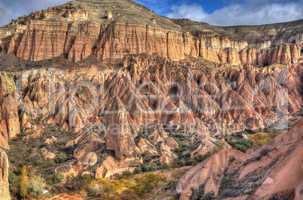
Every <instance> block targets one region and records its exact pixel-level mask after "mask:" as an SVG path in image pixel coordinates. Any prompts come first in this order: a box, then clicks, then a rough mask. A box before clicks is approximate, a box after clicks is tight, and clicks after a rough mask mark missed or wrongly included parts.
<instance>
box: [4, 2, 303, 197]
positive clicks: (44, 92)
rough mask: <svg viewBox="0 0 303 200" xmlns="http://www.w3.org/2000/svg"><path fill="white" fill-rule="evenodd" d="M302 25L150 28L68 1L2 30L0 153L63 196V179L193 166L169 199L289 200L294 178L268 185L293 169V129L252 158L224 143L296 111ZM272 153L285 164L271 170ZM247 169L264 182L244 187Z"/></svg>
mask: <svg viewBox="0 0 303 200" xmlns="http://www.w3.org/2000/svg"><path fill="white" fill-rule="evenodd" d="M139 14H140V17H139ZM141 15H142V16H141ZM302 24H303V23H301V22H300V21H298V22H290V23H287V24H275V25H264V26H256V27H244V26H243V27H216V26H211V25H208V24H203V23H198V22H192V21H189V20H171V19H168V18H164V17H159V16H157V15H156V14H155V13H153V12H152V11H150V10H148V9H146V8H144V7H142V6H140V5H137V4H135V3H133V2H132V1H128V0H111V1H108V0H102V1H101V0H76V1H72V2H70V3H67V4H64V5H62V6H58V7H54V8H49V9H47V10H44V11H39V12H35V13H32V14H31V15H29V16H26V17H22V18H19V19H17V20H15V21H13V22H12V23H10V24H9V25H7V26H6V27H3V28H1V29H0V53H1V59H0V63H1V67H3V69H4V67H5V69H4V70H2V71H1V72H0V113H1V115H0V126H1V129H0V131H1V134H0V136H1V137H0V147H1V148H2V149H4V150H8V149H9V145H8V142H9V141H11V144H12V145H11V148H12V149H11V150H10V151H9V153H10V159H11V162H13V165H12V167H11V171H12V172H14V173H16V174H18V173H19V171H20V169H19V167H22V166H23V165H25V164H27V165H30V166H31V167H32V169H33V170H32V171H33V172H34V173H36V174H34V175H35V176H37V175H39V176H42V178H45V179H46V180H48V179H51V180H53V179H54V177H49V175H50V174H55V175H58V176H59V175H60V178H61V179H62V180H61V181H62V182H60V183H57V184H54V185H55V186H54V188H53V190H54V191H56V190H55V187H61V188H68V187H72V186H71V185H73V183H70V182H69V181H70V177H73V178H75V179H76V178H77V177H83V176H87V175H88V176H90V177H93V178H96V179H103V178H113V177H115V176H117V175H121V174H124V173H126V172H127V173H135V172H138V171H139V172H140V171H143V172H144V171H150V170H159V169H164V168H167V167H173V168H174V167H175V168H178V167H181V166H184V165H190V166H191V165H196V164H197V163H199V162H200V161H202V162H201V163H200V164H198V165H196V166H194V167H193V168H192V169H191V170H189V171H188V173H186V174H185V175H184V177H183V178H181V179H180V181H179V183H178V185H177V189H176V191H177V192H178V193H179V195H180V199H184V200H185V199H195V198H206V197H205V195H211V196H212V198H219V199H220V198H226V199H228V198H231V199H233V198H236V197H237V198H240V199H241V198H242V199H249V198H257V199H258V198H261V197H262V198H265V199H270V198H272V196H273V195H277V194H278V193H280V192H282V193H283V194H284V193H285V192H286V193H287V195H288V194H290V195H295V194H296V195H295V198H297V199H298V198H299V199H300V197H301V196H300V194H297V193H298V192H299V193H300V191H299V190H300V188H299V186H298V185H300V184H301V183H299V181H298V180H297V179H296V180H293V181H294V182H292V185H290V186H291V187H290V188H286V187H284V186H281V185H278V186H279V187H278V186H276V183H277V182H279V181H276V179H277V180H281V178H280V177H279V176H278V175H277V174H279V173H280V172H281V173H282V172H283V173H282V174H284V175H285V174H286V175H285V176H287V173H284V171H285V169H284V168H283V167H279V166H280V165H285V167H286V168H287V167H288V165H292V163H293V162H299V163H300V162H301V160H300V153H298V152H299V151H300V148H301V147H300V142H299V140H300V136H299V135H300V128H294V129H293V130H291V132H298V133H297V134H298V135H296V136H298V137H296V138H295V139H294V140H293V139H292V138H288V137H287V136H278V137H277V138H278V139H277V141H275V142H273V143H272V144H271V145H269V146H268V147H270V149H271V150H270V151H267V150H266V149H267V148H268V147H266V148H265V147H264V148H263V149H261V150H258V151H256V152H257V153H256V152H247V153H246V154H245V153H243V152H239V151H237V150H234V149H231V147H230V144H227V143H228V142H229V141H228V140H227V139H226V137H229V136H232V135H233V134H234V133H245V132H250V133H251V134H253V133H255V132H259V131H260V130H262V131H263V130H267V129H268V128H269V127H274V128H276V127H277V126H282V128H283V127H284V126H285V125H287V123H286V124H285V121H286V122H287V120H290V119H293V118H294V117H295V118H296V117H297V115H296V114H298V113H300V111H301V108H302V103H303V102H302V98H301V96H302V53H303V52H302V33H303V29H302ZM21 66H22V67H21ZM1 69H2V68H1ZM284 135H285V134H284ZM284 137H286V139H285V140H286V142H284V139H283V138H284ZM279 138H280V139H281V138H282V139H281V140H279ZM24 144H26V145H25V146H24ZM241 147H242V146H241ZM282 147H283V148H282ZM279 148H282V149H281V150H272V149H279ZM294 149H298V150H294ZM4 150H1V153H0V154H1V157H0V161H1V162H0V169H2V171H3V173H2V175H3V176H2V177H0V184H2V185H3V187H1V188H3V191H0V195H1V194H2V193H3V196H5V195H6V196H7V197H6V198H5V200H7V199H9V195H8V176H7V171H8V161H7V155H6V153H5V151H4ZM241 150H242V151H246V150H243V149H241ZM15 151H17V152H18V153H17V154H18V155H16V154H14V152H15ZM265 151H266V152H267V154H270V155H272V157H270V158H268V156H267V155H262V156H260V154H263V153H264V152H265ZM19 154H20V155H19ZM212 154H214V155H213V156H211V155H212ZM298 155H299V156H298ZM19 156H22V159H24V158H26V159H24V160H22V159H20V157H19ZM283 156H284V157H286V158H287V159H288V160H290V162H289V163H290V164H287V163H284V161H283V160H278V161H277V162H273V161H276V159H275V158H278V157H283ZM14 158H15V159H14ZM235 158H236V159H235ZM256 158H258V159H259V158H260V159H261V161H260V160H258V159H256ZM263 159H264V161H263ZM293 159H294V160H293ZM33 160H38V161H37V162H32V161H33ZM231 160H232V161H231ZM256 160H257V161H256ZM43 162H47V164H48V165H47V167H45V166H44V167H41V165H42V166H43ZM39 164H40V165H39ZM256 166H258V167H259V166H261V167H260V171H261V172H262V173H265V175H264V177H261V178H258V180H257V181H258V183H259V184H258V185H253V187H251V188H245V186H244V185H243V184H242V185H241V184H240V182H242V180H243V181H244V182H243V183H245V184H248V185H251V184H252V183H251V180H255V179H254V178H255V175H256V174H258V173H259V172H260V171H258V170H256ZM274 166H275V167H276V166H277V167H276V169H274ZM295 167H296V165H295ZM234 169H237V171H239V172H241V174H242V175H241V174H237V173H235V171H234ZM287 169H288V168H287ZM295 169H296V170H295V172H296V173H297V174H301V172H300V169H299V168H297V167H296V168H295ZM242 170H243V171H242ZM247 170H248V171H249V173H247ZM268 173H272V175H271V176H269V175H268ZM243 174H244V175H243ZM34 175H33V177H34ZM239 176H240V178H239ZM285 176H283V177H282V178H285ZM265 177H267V179H265ZM55 178H56V177H55ZM225 178H228V180H224V179H225ZM223 180H224V181H225V182H224V181H223ZM239 180H240V181H239ZM273 180H275V181H274V182H273ZM289 180H290V179H289ZM228 181H229V182H228ZM226 182H228V183H230V182H231V183H233V184H234V185H235V187H236V188H229V187H227V186H226V185H224V183H226ZM222 184H223V185H222ZM262 184H269V185H272V186H270V187H271V188H272V190H269V191H268V194H267V193H266V192H264V188H265V186H264V187H263V185H262ZM239 188H240V189H239ZM275 188H278V189H279V190H275ZM174 189H175V188H174ZM238 189H239V191H240V192H238V193H235V192H234V191H235V190H238ZM289 190H291V192H290V193H289ZM12 191H14V190H13V189H12ZM1 192H2V193H1ZM51 192H52V191H51ZM56 192H58V191H56ZM56 192H55V193H56ZM73 192H75V191H73ZM76 192H78V191H76ZM265 193H266V195H265V196H264V194H265ZM298 195H299V196H298ZM15 196H16V195H15V194H13V197H14V198H15ZM63 196H65V195H63ZM76 196H77V195H76ZM80 196H81V195H80ZM60 197H61V196H60V195H59V196H58V198H60ZM79 198H80V197H79ZM142 198H143V197H141V199H142ZM297 199H296V200H297Z"/></svg>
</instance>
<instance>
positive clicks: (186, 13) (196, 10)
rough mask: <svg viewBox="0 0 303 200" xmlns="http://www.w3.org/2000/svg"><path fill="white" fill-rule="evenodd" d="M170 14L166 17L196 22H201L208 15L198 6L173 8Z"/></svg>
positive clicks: (183, 5) (184, 5)
mask: <svg viewBox="0 0 303 200" xmlns="http://www.w3.org/2000/svg"><path fill="white" fill-rule="evenodd" d="M171 10H172V12H171V13H169V14H168V15H167V16H168V17H170V18H187V19H192V20H196V21H202V20H203V19H205V18H207V16H208V14H207V13H206V12H205V11H204V9H203V8H202V7H201V6H199V5H198V4H191V5H186V4H182V5H180V6H173V7H172V9H171Z"/></svg>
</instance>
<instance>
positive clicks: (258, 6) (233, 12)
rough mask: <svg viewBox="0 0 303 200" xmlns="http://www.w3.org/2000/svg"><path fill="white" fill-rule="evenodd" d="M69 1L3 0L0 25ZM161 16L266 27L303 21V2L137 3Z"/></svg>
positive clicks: (210, 0)
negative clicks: (268, 24) (264, 25)
mask: <svg viewBox="0 0 303 200" xmlns="http://www.w3.org/2000/svg"><path fill="white" fill-rule="evenodd" d="M67 1H68V0H0V25H4V24H6V23H8V22H9V21H10V20H11V19H12V18H16V17H18V16H22V15H26V14H28V13H30V12H31V11H34V10H39V9H42V8H46V7H49V6H54V5H56V4H60V3H64V2H67ZM136 1H137V2H138V3H141V4H143V5H145V6H147V7H149V8H150V9H152V10H154V11H155V12H157V13H158V14H160V15H163V16H168V17H172V18H190V19H193V20H196V21H203V22H208V23H210V24H216V25H241V24H266V23H275V22H284V21H292V20H297V19H303V0H194V1H193V0H136Z"/></svg>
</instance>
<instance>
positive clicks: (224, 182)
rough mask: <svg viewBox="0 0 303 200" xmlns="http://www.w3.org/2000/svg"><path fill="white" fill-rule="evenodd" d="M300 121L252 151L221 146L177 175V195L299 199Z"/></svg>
mask: <svg viewBox="0 0 303 200" xmlns="http://www.w3.org/2000/svg"><path fill="white" fill-rule="evenodd" d="M302 125H303V123H302V120H301V121H300V122H299V123H298V125H296V126H295V127H294V128H292V129H290V130H289V131H288V132H285V133H283V134H282V135H279V136H277V137H276V138H275V140H274V142H273V143H272V144H269V145H266V146H265V147H263V148H261V149H259V150H256V151H255V152H253V151H251V152H250V153H247V154H243V153H240V152H236V151H234V150H228V149H224V150H222V151H220V152H218V153H216V154H215V155H213V156H211V157H210V158H209V159H207V160H206V161H204V162H202V163H200V164H199V165H197V166H195V167H193V168H192V169H191V170H189V171H188V172H187V173H186V174H185V175H184V176H183V177H182V178H181V179H180V181H179V183H178V186H177V191H178V192H179V193H180V199H181V200H185V199H199V198H202V199H203V197H206V196H207V195H208V196H209V195H211V196H212V197H213V198H219V199H275V198H278V199H279V198H282V199H283V198H284V197H285V198H286V196H289V197H291V196H293V199H300V198H301V197H302V194H300V192H298V191H300V190H301V185H302V173H303V171H302V167H301V165H302V162H303V161H302V159H303V156H302V152H303V151H302V130H301V129H302ZM283 195H284V197H283Z"/></svg>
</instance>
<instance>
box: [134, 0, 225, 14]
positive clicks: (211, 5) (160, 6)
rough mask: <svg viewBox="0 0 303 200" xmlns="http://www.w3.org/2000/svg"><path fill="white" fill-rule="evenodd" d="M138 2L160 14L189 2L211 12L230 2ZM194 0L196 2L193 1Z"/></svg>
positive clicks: (142, 0)
mask: <svg viewBox="0 0 303 200" xmlns="http://www.w3.org/2000/svg"><path fill="white" fill-rule="evenodd" d="M136 1H137V2H138V3H141V4H143V5H145V6H147V7H149V8H150V9H152V10H154V11H156V12H157V13H158V14H160V15H164V16H165V15H167V14H168V13H170V11H171V9H172V6H177V5H182V4H187V5H192V4H197V5H201V6H203V7H204V9H205V10H206V11H207V12H209V13H211V12H213V11H215V10H217V9H220V8H222V7H224V6H225V5H227V4H228V2H231V1H228V0H197V1H191V0H136ZM193 2H194V3H193Z"/></svg>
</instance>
